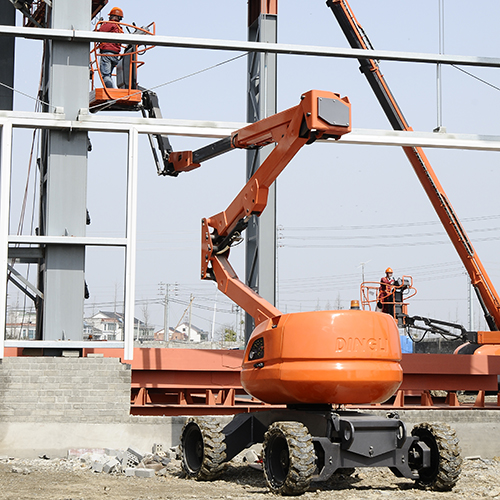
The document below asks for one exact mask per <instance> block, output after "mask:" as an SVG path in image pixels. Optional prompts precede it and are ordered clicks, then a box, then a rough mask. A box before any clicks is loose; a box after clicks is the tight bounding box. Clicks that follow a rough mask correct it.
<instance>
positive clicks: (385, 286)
mask: <svg viewBox="0 0 500 500" xmlns="http://www.w3.org/2000/svg"><path fill="white" fill-rule="evenodd" d="M393 274H394V273H393V271H392V269H391V268H390V267H388V268H387V269H386V270H385V276H384V277H383V278H382V279H381V280H380V288H379V293H378V304H377V305H378V306H379V308H380V309H382V312H385V313H387V314H393V312H394V304H393V303H392V302H394V287H393V285H394V278H393Z"/></svg>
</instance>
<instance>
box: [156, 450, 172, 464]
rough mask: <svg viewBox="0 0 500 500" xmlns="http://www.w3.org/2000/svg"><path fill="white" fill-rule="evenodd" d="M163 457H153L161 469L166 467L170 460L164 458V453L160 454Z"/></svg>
mask: <svg viewBox="0 0 500 500" xmlns="http://www.w3.org/2000/svg"><path fill="white" fill-rule="evenodd" d="M162 453H163V455H155V456H154V457H153V459H154V460H155V461H156V462H158V463H159V464H162V466H163V467H165V466H167V465H168V464H169V463H170V458H169V457H167V456H165V452H164V451H163V452H162Z"/></svg>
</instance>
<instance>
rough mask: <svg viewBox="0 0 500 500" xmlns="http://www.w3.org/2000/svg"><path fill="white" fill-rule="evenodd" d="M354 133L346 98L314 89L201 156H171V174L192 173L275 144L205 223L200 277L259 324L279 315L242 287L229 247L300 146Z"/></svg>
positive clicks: (198, 153)
mask: <svg viewBox="0 0 500 500" xmlns="http://www.w3.org/2000/svg"><path fill="white" fill-rule="evenodd" d="M350 131H351V105H350V103H349V99H348V98H347V97H343V98H340V96H339V95H338V94H334V93H332V92H324V91H318V90H311V91H309V92H307V93H305V94H303V95H302V96H301V102H300V104H298V105H297V106H295V107H293V108H290V109H288V110H286V111H283V112H281V113H278V114H276V115H273V116H270V117H269V118H265V119H263V120H260V121H258V122H256V123H253V124H251V125H248V126H247V127H244V128H242V129H240V130H238V131H236V132H234V133H233V134H232V135H231V137H230V138H226V139H222V140H221V141H218V142H216V143H214V144H212V145H209V146H206V147H204V148H202V149H200V150H197V151H185V152H181V153H176V152H174V153H172V154H171V155H170V157H171V161H172V170H173V171H175V172H180V171H188V170H192V169H193V168H197V167H199V166H200V165H199V163H200V162H201V161H202V160H206V159H209V158H213V157H215V156H218V155H220V154H222V153H224V152H226V151H229V150H231V149H234V148H242V149H249V148H256V147H261V146H264V145H267V144H272V143H276V147H275V148H274V149H273V150H272V152H271V153H270V154H269V156H268V157H267V158H266V160H265V161H264V162H263V163H262V165H261V166H260V167H259V168H258V169H257V171H256V172H255V174H254V175H253V176H252V177H251V179H250V180H249V181H248V182H247V184H246V185H245V186H244V187H243V189H242V190H241V191H240V193H239V194H238V195H237V196H236V198H235V199H234V201H233V202H232V203H231V204H230V205H229V207H228V208H227V209H226V210H225V211H224V212H221V213H219V214H217V215H214V216H212V217H210V218H208V219H203V220H202V241H201V247H202V252H201V278H202V279H214V280H216V281H217V286H218V287H219V289H220V290H221V291H222V292H223V293H224V294H226V295H227V296H228V297H229V298H230V299H232V300H234V302H236V303H237V304H238V305H239V306H241V307H242V308H243V309H244V310H245V311H247V312H248V314H250V315H251V316H252V317H253V318H254V319H255V323H256V324H259V323H261V322H262V321H264V320H265V319H271V318H273V317H276V316H279V315H280V314H281V313H280V311H279V310H278V309H276V308H275V307H274V306H273V305H271V304H270V303H269V302H267V301H266V300H265V299H263V298H262V297H260V296H259V295H258V294H257V293H255V292H254V291H253V290H252V289H251V288H250V287H248V286H246V285H245V284H244V283H242V282H241V281H240V280H239V279H238V276H237V275H236V273H235V272H234V270H233V268H232V267H231V265H230V264H229V261H228V255H229V249H230V247H231V246H232V245H233V244H235V243H237V242H239V241H241V233H242V232H243V231H244V230H245V229H246V227H247V225H248V221H249V219H250V216H252V215H257V216H259V215H260V214H261V213H262V211H263V210H264V208H265V207H266V204H267V196H268V191H269V187H270V186H271V184H272V183H273V182H274V181H275V180H276V178H277V177H278V175H279V174H280V173H281V172H282V171H283V169H284V168H285V167H286V166H287V164H288V163H289V162H290V160H291V159H292V158H293V157H294V156H295V155H296V154H297V152H298V151H299V150H300V148H301V147H302V146H304V145H305V144H310V143H312V142H314V141H315V140H316V139H318V138H328V137H332V138H335V139H338V138H340V137H341V136H342V135H344V134H346V133H348V132H350Z"/></svg>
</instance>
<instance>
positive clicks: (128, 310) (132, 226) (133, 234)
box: [124, 128, 139, 360]
mask: <svg viewBox="0 0 500 500" xmlns="http://www.w3.org/2000/svg"><path fill="white" fill-rule="evenodd" d="M138 153H139V134H138V132H137V129H135V128H131V129H130V132H129V135H128V165H127V234H126V238H127V246H126V251H125V314H124V320H125V328H124V341H125V348H124V359H125V360H132V359H133V358H134V308H135V268H136V247H137V178H138V176H137V160H138Z"/></svg>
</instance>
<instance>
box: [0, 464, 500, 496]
mask: <svg viewBox="0 0 500 500" xmlns="http://www.w3.org/2000/svg"><path fill="white" fill-rule="evenodd" d="M163 474H164V475H156V476H155V477H152V478H136V477H126V476H124V475H123V474H105V473H96V472H93V471H92V470H91V468H90V466H89V465H88V463H84V462H81V461H79V460H77V459H71V460H66V459H36V460H16V459H12V458H4V459H2V460H1V461H0V499H8V500H33V499H40V500H98V499H99V500H101V499H109V500H118V499H119V500H163V499H193V498H196V499H198V498H199V499H242V500H243V499H252V500H260V499H272V498H276V496H275V495H273V494H271V493H269V491H268V490H267V487H266V484H265V481H264V476H263V473H262V471H259V470H256V469H254V468H251V467H250V466H249V465H248V464H245V463H243V462H241V461H239V462H238V461H234V462H232V463H231V464H230V466H229V468H228V470H227V471H226V472H225V473H224V475H223V476H222V479H220V480H217V481H213V482H201V481H200V482H199V481H193V480H188V479H184V478H183V477H182V472H181V469H180V462H179V461H177V460H172V462H171V463H170V464H169V465H168V467H167V470H166V471H163ZM301 498H303V499H304V500H306V499H310V498H313V499H315V500H323V499H324V500H326V499H332V500H333V499H335V500H365V499H374V500H379V499H380V500H382V499H384V500H396V499H397V500H413V499H418V500H420V499H423V500H426V499H433V500H441V499H443V500H451V499H453V500H459V499H460V500H468V499H474V498H498V499H499V500H500V458H497V459H494V460H485V459H481V458H479V457H475V458H471V459H465V460H464V464H463V471H462V475H461V478H460V480H459V482H458V484H457V485H456V486H455V488H454V490H453V491H452V492H446V493H440V492H434V491H427V490H424V489H419V488H418V487H416V485H415V483H414V482H413V481H411V480H408V479H399V478H397V477H396V476H394V475H393V474H392V473H391V472H390V471H389V470H384V469H380V470H378V469H356V472H355V473H354V474H353V475H352V476H349V477H346V476H342V475H338V476H334V477H333V478H332V479H330V480H329V481H328V482H326V483H312V486H311V488H310V490H309V491H308V492H306V493H305V494H304V495H303V496H302V497H301Z"/></svg>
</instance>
